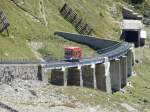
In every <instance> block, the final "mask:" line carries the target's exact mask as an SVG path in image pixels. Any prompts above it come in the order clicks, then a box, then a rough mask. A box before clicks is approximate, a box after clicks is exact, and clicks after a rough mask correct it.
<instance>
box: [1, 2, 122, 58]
mask: <svg viewBox="0 0 150 112" xmlns="http://www.w3.org/2000/svg"><path fill="white" fill-rule="evenodd" d="M66 2H67V3H68V4H69V5H70V6H71V7H72V8H73V9H74V10H75V11H76V12H77V13H78V14H79V16H81V17H82V18H83V19H84V21H86V22H87V23H88V24H89V25H90V26H91V27H92V28H93V30H94V32H93V34H92V35H95V36H97V37H101V38H113V39H117V38H118V37H117V36H118V34H119V32H120V30H119V27H118V25H117V24H116V22H115V21H114V18H118V17H121V16H120V5H119V3H118V2H116V1H113V0H105V1H104V0H94V1H91V0H86V1H85V0H80V1H78V0H67V1H66ZM64 3H65V0H59V1H58V0H1V2H0V10H3V11H4V13H5V15H6V17H7V18H8V20H9V22H10V24H11V26H10V28H9V36H7V35H6V32H4V33H3V34H0V57H1V58H6V59H20V58H21V59H22V58H24V59H35V56H34V54H33V52H32V51H31V49H30V48H29V46H28V45H27V43H29V42H42V43H43V46H42V48H40V49H39V50H38V51H39V52H40V53H42V55H45V54H46V55H49V56H50V57H53V58H56V59H59V58H62V57H63V47H65V46H73V45H74V46H75V45H77V46H80V47H82V49H84V56H86V57H89V56H90V55H92V53H93V51H92V50H91V49H90V48H88V47H86V46H83V45H82V46H81V45H79V44H76V43H72V42H68V41H66V40H63V39H57V38H56V37H54V35H53V33H54V31H66V32H72V33H77V32H76V30H75V28H74V27H73V26H72V25H71V24H70V23H69V22H67V21H66V20H64V19H63V18H62V17H61V16H60V14H59V9H60V8H61V7H62V6H63V5H64ZM117 9H119V11H118V10H117ZM112 17H114V18H112ZM114 37H115V38H114Z"/></svg>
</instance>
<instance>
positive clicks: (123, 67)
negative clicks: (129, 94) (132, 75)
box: [120, 56, 127, 87]
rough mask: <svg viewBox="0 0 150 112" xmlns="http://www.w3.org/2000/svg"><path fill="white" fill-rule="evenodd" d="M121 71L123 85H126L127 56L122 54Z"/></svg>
mask: <svg viewBox="0 0 150 112" xmlns="http://www.w3.org/2000/svg"><path fill="white" fill-rule="evenodd" d="M120 70H121V71H120V72H121V87H124V86H125V85H126V83H127V57H126V56H122V57H121V58H120Z"/></svg>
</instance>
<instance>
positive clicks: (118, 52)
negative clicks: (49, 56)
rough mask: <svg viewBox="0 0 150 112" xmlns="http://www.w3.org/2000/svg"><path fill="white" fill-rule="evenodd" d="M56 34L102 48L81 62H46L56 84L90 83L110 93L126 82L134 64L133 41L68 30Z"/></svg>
mask: <svg viewBox="0 0 150 112" xmlns="http://www.w3.org/2000/svg"><path fill="white" fill-rule="evenodd" d="M55 35H58V36H60V37H63V38H65V39H68V40H71V41H74V42H78V43H82V44H86V45H88V46H90V47H92V48H95V49H99V50H97V53H98V55H97V56H96V57H93V58H90V59H82V60H81V61H80V62H73V63H72V62H59V63H48V64H46V65H45V69H47V70H51V83H52V84H56V85H64V86H67V85H76V86H81V87H90V88H94V89H100V90H102V91H105V92H107V93H112V92H114V91H119V90H120V89H121V88H122V87H124V86H125V85H126V83H127V77H129V76H131V75H132V66H133V64H134V49H133V47H132V45H131V44H129V43H126V42H123V43H120V42H116V41H110V40H105V39H98V38H95V37H89V36H83V35H77V34H70V33H64V32H55Z"/></svg>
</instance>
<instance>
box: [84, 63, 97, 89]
mask: <svg viewBox="0 0 150 112" xmlns="http://www.w3.org/2000/svg"><path fill="white" fill-rule="evenodd" d="M93 73H94V69H93V68H91V65H86V66H83V67H82V75H83V86H84V87H90V88H94V83H93V82H94V79H93Z"/></svg>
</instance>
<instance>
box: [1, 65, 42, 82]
mask: <svg viewBox="0 0 150 112" xmlns="http://www.w3.org/2000/svg"><path fill="white" fill-rule="evenodd" d="M42 75H43V71H42V66H38V65H23V64H18V65H12V64H1V65H0V83H1V84H3V83H10V82H11V81H12V80H13V79H16V78H20V79H23V80H42V79H43V76H42Z"/></svg>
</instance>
